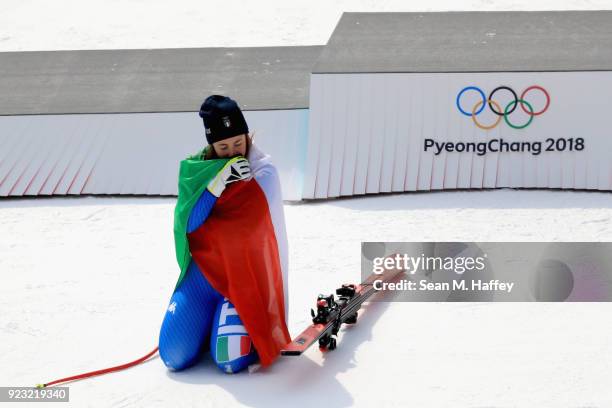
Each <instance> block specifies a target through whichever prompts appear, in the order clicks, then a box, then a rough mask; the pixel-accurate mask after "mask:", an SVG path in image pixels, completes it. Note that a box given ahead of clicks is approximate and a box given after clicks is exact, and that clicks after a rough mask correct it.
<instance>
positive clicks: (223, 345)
mask: <svg viewBox="0 0 612 408" xmlns="http://www.w3.org/2000/svg"><path fill="white" fill-rule="evenodd" d="M228 360H229V347H228V338H227V336H221V337H217V361H218V362H219V363H222V362H225V361H228Z"/></svg>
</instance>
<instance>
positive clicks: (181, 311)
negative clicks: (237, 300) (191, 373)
mask: <svg viewBox="0 0 612 408" xmlns="http://www.w3.org/2000/svg"><path fill="white" fill-rule="evenodd" d="M209 346H210V354H211V356H212V359H213V361H214V362H215V363H216V364H217V366H218V367H219V368H220V369H221V370H223V371H224V372H226V373H236V372H238V371H241V370H243V369H244V368H246V367H248V366H249V365H250V364H253V363H254V362H256V361H257V360H258V359H259V357H258V355H257V351H256V350H255V347H254V346H253V343H252V341H251V338H250V337H249V336H248V334H247V332H246V329H245V328H244V326H243V324H242V321H241V320H240V317H239V316H238V313H237V312H236V309H235V308H234V306H233V305H232V303H231V302H230V301H229V300H227V298H224V297H223V296H222V295H221V294H219V292H217V291H216V290H215V289H214V288H213V287H212V286H211V285H210V283H209V282H208V281H207V280H206V278H205V277H204V275H203V274H202V272H201V271H200V270H199V268H198V266H197V265H196V264H195V262H193V260H191V262H190V264H189V267H188V269H187V272H186V274H185V277H184V278H183V281H182V282H181V283H180V285H179V286H178V287H177V288H176V290H175V291H174V293H173V294H172V297H171V299H170V303H169V305H168V309H167V310H166V314H165V316H164V321H163V323H162V327H161V331H160V334H159V355H160V357H161V359H162V361H163V362H164V364H165V365H166V367H168V368H169V369H170V370H172V371H179V370H183V369H185V368H187V367H190V366H192V365H194V364H195V363H196V362H197V361H198V359H199V357H200V356H201V355H202V354H203V353H204V352H205V351H206V349H207V348H208V347H209Z"/></svg>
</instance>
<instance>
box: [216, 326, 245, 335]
mask: <svg viewBox="0 0 612 408" xmlns="http://www.w3.org/2000/svg"><path fill="white" fill-rule="evenodd" d="M229 333H232V334H247V332H246V329H245V328H244V326H243V325H241V324H233V325H232V324H230V325H227V326H221V327H219V330H218V331H217V334H218V335H220V334H229ZM237 337H240V336H237Z"/></svg>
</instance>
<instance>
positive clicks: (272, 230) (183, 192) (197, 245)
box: [174, 145, 291, 367]
mask: <svg viewBox="0 0 612 408" xmlns="http://www.w3.org/2000/svg"><path fill="white" fill-rule="evenodd" d="M247 159H248V160H249V164H250V167H251V174H252V175H253V177H252V178H250V179H248V180H245V181H237V182H234V183H231V184H229V185H228V186H227V187H226V188H225V191H223V193H222V194H221V196H220V197H219V198H218V199H217V201H216V202H215V204H214V206H213V208H212V211H211V212H210V214H209V216H208V218H207V219H206V221H204V223H203V224H202V225H201V226H200V228H198V229H197V230H195V231H193V232H191V233H186V225H187V219H188V218H189V214H190V212H191V208H193V205H194V204H195V202H196V201H197V199H198V197H199V195H200V194H201V193H202V192H203V191H204V188H205V187H206V185H207V181H209V180H211V179H212V177H214V176H215V175H216V174H217V173H218V171H219V170H220V169H221V168H222V167H223V165H224V164H225V163H226V162H227V159H215V160H201V159H199V158H198V157H197V156H194V157H191V158H189V159H188V160H184V161H183V162H181V168H180V175H179V198H178V201H177V207H176V209H175V224H174V235H175V242H176V252H177V260H178V262H179V265H180V266H181V276H180V277H179V282H178V283H180V281H181V279H182V278H183V276H184V272H185V270H186V269H187V265H188V264H189V261H190V260H191V259H193V261H194V262H195V263H196V264H197V265H198V267H199V269H200V271H202V273H203V274H204V276H205V277H206V279H207V280H208V282H210V284H211V286H212V287H213V288H215V290H216V291H217V292H219V293H220V294H221V295H223V296H224V297H226V298H228V299H229V300H230V302H231V303H232V304H233V305H234V308H235V309H236V311H237V313H238V316H240V320H241V321H242V323H243V325H244V327H245V329H246V331H247V333H248V336H247V338H250V339H251V341H252V342H253V346H254V347H255V349H256V350H257V354H258V355H259V358H260V362H261V365H262V366H264V367H265V366H267V365H269V364H271V363H272V362H273V361H274V360H275V359H276V358H277V357H278V356H279V355H280V350H281V349H282V348H283V347H284V346H285V345H286V344H287V343H289V342H290V341H291V339H290V336H289V331H288V330H287V324H286V318H285V316H286V299H285V293H286V289H285V288H286V286H285V284H286V281H287V279H286V273H287V242H286V240H287V237H286V232H285V225H284V215H283V207H282V196H281V191H280V181H279V178H278V174H277V171H276V168H275V167H274V166H273V165H272V164H271V163H270V161H269V156H267V155H264V154H263V153H262V152H261V151H259V150H258V149H257V147H256V146H255V145H251V148H250V150H249V154H248V156H247ZM178 283H177V287H178ZM221 341H222V342H225V341H227V342H228V343H227V344H228V348H227V350H232V347H231V344H230V343H231V342H232V341H239V342H240V341H242V340H230V339H227V340H221ZM245 341H246V340H245ZM239 344H241V343H239ZM217 347H219V343H217ZM236 350H242V346H240V347H238V346H236ZM228 355H229V354H228Z"/></svg>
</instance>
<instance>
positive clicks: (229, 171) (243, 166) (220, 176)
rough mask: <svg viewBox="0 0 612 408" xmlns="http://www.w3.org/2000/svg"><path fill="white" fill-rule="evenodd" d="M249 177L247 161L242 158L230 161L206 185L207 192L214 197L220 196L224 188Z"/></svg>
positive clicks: (249, 169)
mask: <svg viewBox="0 0 612 408" xmlns="http://www.w3.org/2000/svg"><path fill="white" fill-rule="evenodd" d="M249 177H251V167H250V165H249V161H248V160H247V159H246V158H245V157H243V156H237V157H234V158H232V159H230V160H229V161H228V162H227V163H226V164H225V166H223V168H222V169H221V171H220V172H219V173H217V175H216V176H215V177H214V178H213V179H212V180H211V181H210V183H208V187H207V188H208V191H210V192H211V193H212V194H213V195H214V196H215V197H217V198H218V197H219V196H221V193H222V192H223V190H225V186H227V185H228V184H230V183H233V182H236V181H240V180H246V179H248V178H249Z"/></svg>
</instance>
